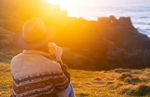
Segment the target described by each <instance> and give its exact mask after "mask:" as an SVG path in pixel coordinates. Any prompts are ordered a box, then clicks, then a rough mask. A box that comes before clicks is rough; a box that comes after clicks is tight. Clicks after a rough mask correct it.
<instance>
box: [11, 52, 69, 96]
mask: <svg viewBox="0 0 150 97" xmlns="http://www.w3.org/2000/svg"><path fill="white" fill-rule="evenodd" d="M50 58H51V57H50V55H49V54H48V53H46V52H42V51H37V50H24V51H23V52H22V53H20V54H18V55H17V56H15V57H14V58H13V59H12V61H11V72H12V77H13V96H14V97H26V96H28V97H29V96H32V97H33V96H34V97H40V96H49V97H51V96H52V95H53V94H56V93H59V92H60V91H63V90H64V89H66V88H67V87H68V85H69V83H70V75H69V73H68V72H67V70H66V69H65V67H64V66H63V65H61V62H60V63H57V62H55V61H53V60H51V59H50Z"/></svg>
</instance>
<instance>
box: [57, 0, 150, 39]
mask: <svg viewBox="0 0 150 97" xmlns="http://www.w3.org/2000/svg"><path fill="white" fill-rule="evenodd" d="M78 1H79V2H77V3H74V4H72V5H71V4H70V5H69V4H68V6H61V4H60V7H61V9H64V10H65V9H67V12H68V16H71V17H83V18H85V19H87V20H97V19H98V17H109V16H110V15H114V16H115V17H116V18H117V19H119V18H120V17H131V21H132V23H133V25H134V27H135V28H137V29H138V31H139V32H140V33H143V34H146V35H148V36H149V37H150V0H78ZM89 1H90V2H89Z"/></svg>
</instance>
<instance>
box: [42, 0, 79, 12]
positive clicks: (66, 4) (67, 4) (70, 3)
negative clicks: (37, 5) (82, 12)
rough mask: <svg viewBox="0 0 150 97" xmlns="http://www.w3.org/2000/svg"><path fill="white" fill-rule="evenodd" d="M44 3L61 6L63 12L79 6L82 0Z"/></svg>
mask: <svg viewBox="0 0 150 97" xmlns="http://www.w3.org/2000/svg"><path fill="white" fill-rule="evenodd" d="M44 1H47V2H49V3H52V4H59V5H60V7H61V9H62V10H66V9H67V8H68V7H71V6H74V5H78V4H79V2H80V0H44ZM80 3H81V2H80Z"/></svg>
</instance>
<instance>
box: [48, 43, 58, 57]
mask: <svg viewBox="0 0 150 97" xmlns="http://www.w3.org/2000/svg"><path fill="white" fill-rule="evenodd" d="M55 47H56V44H55V43H53V42H49V43H48V49H49V53H50V54H51V55H52V54H55Z"/></svg>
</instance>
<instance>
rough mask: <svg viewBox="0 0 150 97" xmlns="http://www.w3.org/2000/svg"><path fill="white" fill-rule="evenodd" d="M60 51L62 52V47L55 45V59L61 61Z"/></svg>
mask: <svg viewBox="0 0 150 97" xmlns="http://www.w3.org/2000/svg"><path fill="white" fill-rule="evenodd" d="M62 53H63V49H62V48H61V47H59V46H55V56H56V61H61V56H62Z"/></svg>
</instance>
